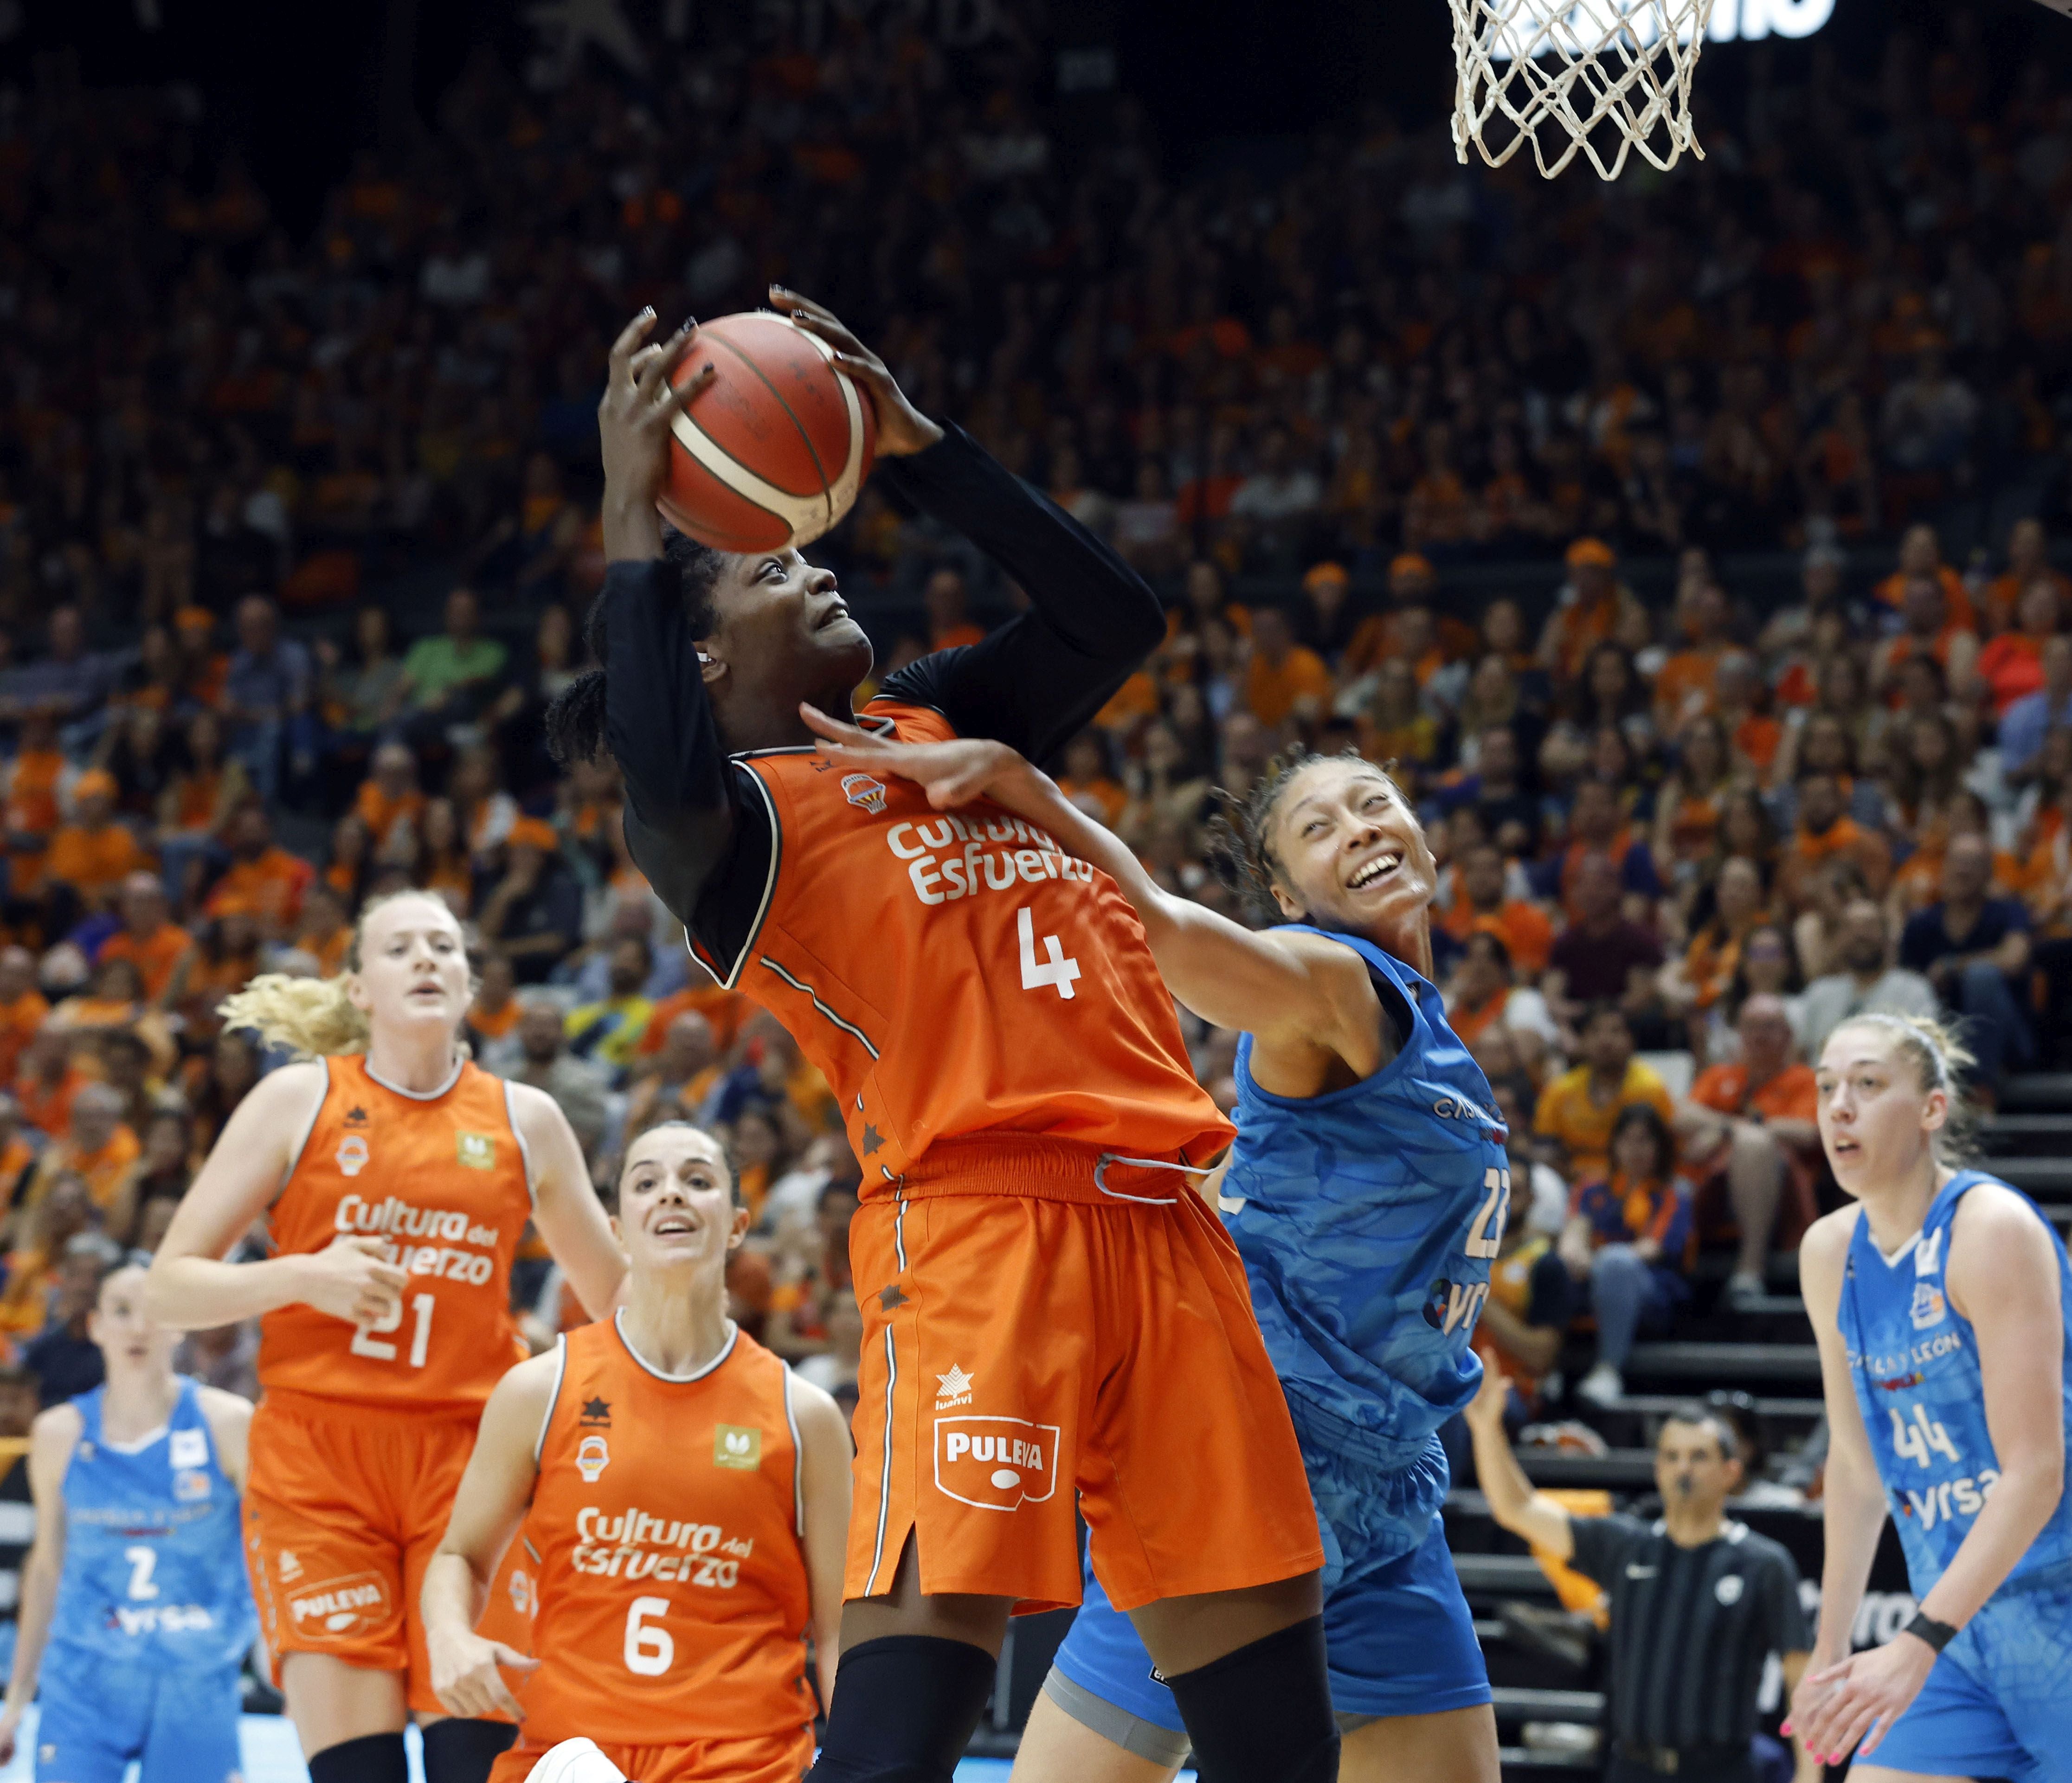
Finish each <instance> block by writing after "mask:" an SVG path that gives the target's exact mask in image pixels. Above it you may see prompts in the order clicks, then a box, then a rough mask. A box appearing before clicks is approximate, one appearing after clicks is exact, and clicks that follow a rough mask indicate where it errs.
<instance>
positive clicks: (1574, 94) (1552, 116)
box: [1447, 0, 1712, 179]
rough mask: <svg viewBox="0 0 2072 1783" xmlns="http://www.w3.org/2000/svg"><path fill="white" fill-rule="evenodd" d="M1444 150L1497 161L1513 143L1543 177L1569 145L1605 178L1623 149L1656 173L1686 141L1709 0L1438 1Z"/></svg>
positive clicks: (1690, 140)
mask: <svg viewBox="0 0 2072 1783" xmlns="http://www.w3.org/2000/svg"><path fill="white" fill-rule="evenodd" d="M1447 3H1448V4H1449V6H1452V8H1453V63H1454V68H1455V71H1456V72H1457V76H1458V77H1459V78H1458V84H1457V87H1456V88H1455V91H1454V96H1453V149H1454V152H1455V154H1457V156H1458V158H1460V159H1461V160H1462V161H1464V162H1465V161H1466V159H1467V158H1468V145H1469V144H1470V143H1471V142H1472V143H1473V144H1474V146H1475V148H1476V149H1477V150H1478V151H1479V152H1480V154H1481V155H1482V159H1483V160H1485V161H1486V162H1488V163H1489V164H1490V166H1492V167H1501V166H1503V164H1504V163H1505V162H1507V161H1508V160H1510V159H1511V157H1512V156H1513V155H1515V154H1517V153H1518V151H1519V148H1520V146H1522V145H1523V144H1525V143H1527V142H1530V143H1531V145H1532V158H1533V159H1534V160H1535V162H1538V163H1539V165H1540V172H1541V173H1542V174H1544V175H1545V176H1546V177H1547V178H1548V179H1552V178H1553V177H1554V176H1555V175H1556V174H1558V173H1560V171H1561V170H1562V169H1563V168H1564V167H1566V166H1568V163H1569V162H1571V161H1572V160H1574V159H1575V158H1576V157H1577V154H1583V155H1585V156H1587V157H1588V158H1589V162H1590V165H1591V166H1593V167H1595V168H1596V169H1597V173H1598V175H1599V177H1600V178H1601V179H1618V176H1619V174H1620V171H1621V170H1622V169H1623V168H1624V167H1625V166H1626V155H1627V153H1628V151H1629V150H1636V149H1637V150H1639V151H1640V153H1641V154H1642V156H1643V157H1644V158H1646V160H1647V161H1648V162H1650V163H1651V164H1652V165H1653V166H1657V167H1659V168H1661V169H1662V170H1663V171H1664V172H1667V170H1669V169H1670V168H1671V167H1673V166H1675V165H1676V162H1677V159H1678V158H1679V156H1680V155H1682V154H1683V151H1684V150H1686V149H1688V150H1690V151H1691V153H1692V154H1694V155H1696V157H1697V158H1699V159H1700V160H1701V161H1702V160H1703V159H1704V154H1705V151H1704V150H1703V149H1701V148H1700V147H1699V146H1698V138H1697V137H1696V134H1694V133H1693V131H1692V127H1691V77H1692V75H1693V74H1694V73H1695V72H1696V70H1697V67H1698V52H1699V51H1700V49H1702V48H1703V47H1704V43H1705V31H1706V27H1707V26H1708V24H1709V23H1710V22H1711V19H1712V0H1447Z"/></svg>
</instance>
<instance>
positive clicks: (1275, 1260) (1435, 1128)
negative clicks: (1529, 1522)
mask: <svg viewBox="0 0 2072 1783" xmlns="http://www.w3.org/2000/svg"><path fill="white" fill-rule="evenodd" d="M1292 926H1294V927H1296V928H1298V929H1299V928H1301V927H1302V925H1292ZM1308 932H1309V933H1311V934H1314V935H1324V936H1325V937H1326V939H1329V940H1331V941H1335V942H1337V943H1338V944H1339V945H1341V946H1342V947H1350V948H1351V949H1352V950H1353V951H1355V952H1356V953H1357V954H1359V956H1360V957H1361V959H1363V960H1364V961H1365V962H1366V963H1367V969H1368V971H1369V972H1371V974H1372V975H1373V978H1374V980H1375V990H1376V992H1377V993H1378V994H1379V996H1380V997H1381V1000H1382V1002H1383V1006H1384V1007H1385V1008H1387V1009H1388V1011H1389V1013H1390V1014H1391V1016H1392V1018H1393V1019H1394V1021H1396V1026H1397V1029H1398V1032H1399V1033H1400V1037H1401V1041H1402V1046H1401V1050H1400V1051H1399V1052H1398V1053H1397V1054H1396V1057H1395V1058H1393V1059H1392V1060H1390V1061H1389V1062H1388V1063H1387V1064H1386V1065H1385V1066H1383V1067H1382V1068H1381V1070H1379V1071H1376V1072H1375V1074H1374V1075H1373V1076H1371V1077H1369V1078H1363V1080H1362V1081H1361V1082H1359V1083H1355V1084H1352V1085H1350V1086H1348V1087H1346V1088H1345V1089H1342V1090H1336V1091H1331V1092H1330V1093H1329V1094H1327V1095H1318V1096H1309V1097H1305V1098H1301V1099H1291V1098H1289V1097H1285V1096H1277V1095H1272V1094H1271V1093H1270V1092H1268V1091H1265V1090H1262V1089H1261V1088H1260V1087H1259V1086H1258V1084H1256V1083H1254V1082H1253V1080H1252V1036H1251V1035H1249V1034H1247V1035H1245V1036H1244V1037H1242V1038H1241V1039H1240V1040H1239V1042H1238V1053H1237V1091H1238V1105H1237V1115H1236V1119H1237V1128H1238V1136H1237V1140H1236V1143H1235V1144H1234V1145H1233V1146H1232V1147H1231V1162H1230V1168H1229V1169H1228V1171H1227V1173H1225V1176H1224V1178H1223V1185H1222V1189H1221V1198H1222V1206H1223V1214H1224V1219H1225V1223H1226V1224H1227V1226H1228V1227H1229V1229H1230V1234H1231V1238H1232V1239H1235V1242H1236V1244H1237V1247H1238V1250H1239V1253H1240V1254H1241V1255H1242V1256H1243V1257H1244V1265H1245V1272H1246V1273H1247V1275H1248V1276H1249V1277H1250V1279H1251V1283H1252V1305H1253V1308H1254V1309H1255V1311H1256V1313H1257V1314H1258V1316H1259V1324H1260V1330H1261V1331H1262V1332H1263V1333H1264V1335H1265V1338H1266V1347H1267V1350H1268V1354H1270V1355H1271V1356H1272V1358H1273V1366H1274V1368H1275V1370H1276V1372H1277V1373H1278V1374H1279V1375H1280V1377H1281V1385H1282V1387H1284V1388H1285V1390H1286V1391H1287V1395H1288V1407H1289V1411H1290V1412H1291V1413H1292V1414H1293V1418H1294V1421H1295V1429H1296V1434H1297V1436H1298V1437H1299V1438H1300V1439H1301V1444H1302V1448H1303V1453H1304V1456H1305V1459H1307V1460H1310V1461H1311V1463H1312V1469H1311V1471H1312V1475H1313V1484H1315V1485H1316V1486H1317V1488H1318V1509H1319V1510H1321V1511H1322V1512H1323V1513H1324V1519H1325V1522H1326V1526H1327V1527H1326V1534H1327V1535H1328V1534H1330V1526H1332V1525H1338V1534H1340V1535H1341V1536H1342V1537H1350V1536H1352V1535H1353V1534H1355V1532H1354V1531H1353V1530H1348V1529H1346V1527H1345V1526H1344V1522H1345V1518H1343V1517H1342V1515H1341V1514H1339V1510H1338V1508H1337V1507H1334V1504H1333V1502H1332V1501H1333V1499H1334V1497H1336V1496H1337V1494H1335V1493H1334V1492H1332V1491H1331V1490H1330V1488H1329V1486H1328V1485H1327V1484H1326V1481H1327V1479H1328V1478H1329V1477H1330V1476H1333V1475H1336V1474H1338V1473H1340V1472H1342V1471H1345V1470H1346V1469H1351V1470H1352V1471H1353V1472H1354V1473H1356V1474H1357V1475H1358V1476H1359V1477H1360V1478H1361V1480H1362V1481H1363V1482H1364V1484H1363V1491H1362V1492H1361V1493H1358V1494H1355V1495H1356V1496H1360V1497H1364V1498H1365V1499H1366V1500H1367V1502H1365V1503H1364V1504H1363V1505H1362V1506H1360V1507H1359V1511H1358V1514H1357V1522H1358V1523H1359V1530H1358V1531H1357V1536H1358V1545H1359V1548H1360V1549H1361V1551H1362V1552H1363V1557H1365V1558H1367V1559H1382V1558H1385V1557H1387V1555H1392V1554H1393V1555H1401V1554H1408V1553H1409V1552H1411V1551H1412V1550H1414V1549H1415V1548H1416V1547H1417V1546H1418V1545H1419V1543H1420V1542H1422V1541H1423V1539H1424V1536H1425V1534H1426V1533H1427V1531H1428V1530H1429V1526H1430V1523H1431V1519H1432V1517H1433V1514H1435V1513H1436V1512H1437V1510H1438V1507H1439V1506H1440V1504H1441V1502H1443V1500H1444V1499H1445V1493H1446V1487H1447V1483H1448V1481H1447V1473H1446V1466H1445V1456H1444V1453H1443V1452H1442V1451H1441V1448H1440V1447H1439V1441H1438V1430H1439V1427H1440V1426H1441V1424H1445V1422H1446V1420H1447V1419H1449V1418H1451V1417H1453V1415H1454V1414H1455V1413H1457V1412H1458V1411H1461V1409H1462V1408H1463V1407H1466V1404H1467V1403H1468V1402H1469V1401H1470V1399H1473V1398H1474V1395H1475V1390H1476V1387H1478V1384H1479V1383H1480V1382H1481V1380H1482V1362H1481V1360H1480V1358H1478V1357H1477V1356H1476V1355H1475V1354H1474V1351H1473V1350H1471V1349H1470V1347H1469V1340H1470V1337H1473V1335H1474V1327H1475V1320H1476V1318H1477V1317H1478V1315H1479V1314H1480V1313H1481V1311H1482V1303H1483V1301H1484V1300H1486V1299H1487V1298H1488V1296H1489V1283H1490V1264H1491V1263H1493V1262H1494V1259H1495V1258H1496V1255H1497V1251H1498V1247H1499V1245H1500V1243H1501V1242H1502V1239H1503V1222H1504V1218H1505V1216H1506V1214H1507V1211H1508V1210H1509V1205H1510V1200H1511V1166H1510V1161H1509V1160H1508V1158H1507V1156H1506V1153H1505V1152H1504V1146H1503V1141H1504V1128H1503V1124H1502V1122H1501V1121H1500V1120H1498V1117H1497V1115H1496V1114H1495V1112H1494V1098H1493V1097H1492V1096H1491V1095H1490V1087H1489V1080H1488V1079H1487V1078H1486V1077H1484V1076H1483V1075H1482V1067H1481V1066H1478V1064H1476V1063H1475V1062H1474V1059H1473V1058H1470V1056H1469V1054H1468V1050H1467V1049H1466V1047H1465V1046H1462V1045H1461V1042H1460V1041H1458V1040H1457V1039H1456V1038H1455V1037H1454V1036H1453V1030H1452V1029H1451V1028H1449V1026H1448V1025H1447V1024H1446V1019H1445V1007H1444V1005H1443V1004H1442V1003H1441V1000H1440V996H1439V992H1438V991H1437V989H1436V988H1434V987H1433V985H1432V984H1429V983H1428V982H1427V981H1426V980H1424V978H1422V977H1421V976H1419V975H1418V974H1417V973H1416V972H1413V971H1412V970H1411V968H1409V967H1408V966H1406V965H1404V963H1402V962H1401V961H1400V960H1398V959H1395V958H1394V957H1393V956H1392V955H1389V954H1387V953H1385V952H1383V951H1382V949H1380V948H1379V947H1376V946H1375V944H1374V943H1371V942H1370V941H1367V940H1363V939H1360V938H1359V937H1358V936H1355V935H1338V934H1333V933H1331V932H1330V931H1326V930H1322V929H1310V930H1309V931H1308ZM1319 1461H1321V1462H1322V1463H1323V1464H1324V1469H1323V1474H1324V1477H1318V1473H1319V1469H1318V1462H1319ZM1376 1477H1395V1478H1396V1481H1397V1485H1396V1488H1395V1489H1393V1490H1383V1491H1381V1492H1380V1493H1379V1497H1378V1498H1377V1497H1376V1494H1375V1480H1376ZM1343 1508H1344V1510H1346V1512H1348V1513H1350V1512H1351V1511H1352V1510H1353V1508H1354V1507H1353V1506H1352V1505H1351V1504H1350V1502H1349V1503H1348V1504H1347V1505H1346V1506H1345V1507H1343ZM1326 1545H1327V1546H1330V1543H1328V1542H1327V1544H1326ZM1346 1546H1347V1547H1348V1548H1350V1547H1352V1546H1353V1543H1352V1541H1351V1540H1350V1539H1349V1540H1347V1541H1346Z"/></svg>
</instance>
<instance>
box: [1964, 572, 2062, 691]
mask: <svg viewBox="0 0 2072 1783" xmlns="http://www.w3.org/2000/svg"><path fill="white" fill-rule="evenodd" d="M2015 620H2016V622H2015V624H2014V625H2013V626H2012V627H2011V628H2009V629H2008V630H2006V631H2002V632H2001V633H2000V635H1999V636H1998V637H1996V638H1995V639H1992V642H1991V643H1988V644H1987V645H1986V646H1985V647H1984V648H1983V649H1982V650H1980V651H1979V663H1978V674H1979V680H1980V682H1981V683H1983V684H1984V687H1985V689H1986V692H1988V694H1989V695H1990V696H1992V702H1993V716H1994V717H1996V718H2004V717H2006V716H2007V715H2008V709H2009V708H2010V707H2012V705H2014V703H2015V701H2016V700H2021V699H2025V698H2026V697H2027V696H2029V695H2030V694H2032V693H2037V692H2041V691H2042V688H2043V647H2044V645H2045V643H2048V642H2049V640H2050V639H2051V638H2053V636H2055V635H2057V634H2058V632H2059V631H2061V630H2062V628H2063V627H2064V622H2065V621H2064V603H2063V602H2062V599H2061V598H2060V597H2059V594H2058V584H2057V583H2056V581H2053V580H2051V579H2049V578H2048V577H2042V576H2038V577H2036V578H2035V579H2034V580H2033V581H2031V582H2030V583H2029V585H2028V587H2026V588H2025V589H2024V590H2022V591H2021V595H2020V596H2019V598H2017V600H2016V606H2015Z"/></svg>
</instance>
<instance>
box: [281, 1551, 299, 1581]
mask: <svg viewBox="0 0 2072 1783" xmlns="http://www.w3.org/2000/svg"><path fill="white" fill-rule="evenodd" d="M280 1567H281V1576H282V1578H283V1579H290V1580H293V1579H299V1578H301V1577H302V1555H299V1554H298V1553H296V1551H294V1549H293V1548H291V1547H284V1548H282V1550H281V1559H280Z"/></svg>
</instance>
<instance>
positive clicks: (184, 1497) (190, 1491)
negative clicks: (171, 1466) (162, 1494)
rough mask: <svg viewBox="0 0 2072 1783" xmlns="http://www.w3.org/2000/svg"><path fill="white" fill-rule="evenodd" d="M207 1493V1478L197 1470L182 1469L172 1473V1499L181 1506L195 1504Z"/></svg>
mask: <svg viewBox="0 0 2072 1783" xmlns="http://www.w3.org/2000/svg"><path fill="white" fill-rule="evenodd" d="M208 1493H209V1484H208V1475H207V1474H206V1473H203V1472H202V1470H201V1469H199V1468H198V1467H183V1468H181V1469H178V1470H177V1471H176V1472H175V1473H174V1475H173V1497H175V1499H176V1500H178V1501H179V1502H180V1503H181V1504H183V1505H191V1504H195V1503H197V1502H199V1501H200V1500H201V1499H203V1498H206V1497H208Z"/></svg>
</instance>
